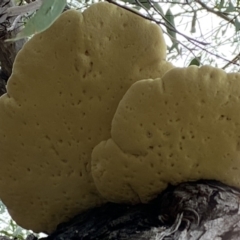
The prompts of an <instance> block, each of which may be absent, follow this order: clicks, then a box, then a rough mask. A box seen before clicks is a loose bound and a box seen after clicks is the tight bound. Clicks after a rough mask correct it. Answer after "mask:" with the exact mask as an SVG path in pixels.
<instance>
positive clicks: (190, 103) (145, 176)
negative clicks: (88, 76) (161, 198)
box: [92, 66, 240, 203]
mask: <svg viewBox="0 0 240 240" xmlns="http://www.w3.org/2000/svg"><path fill="white" fill-rule="evenodd" d="M239 96H240V74H226V73H225V72H224V71H222V70H220V69H216V68H213V67H210V66H203V67H201V68H198V67H195V66H191V67H188V68H183V69H180V68H175V69H172V70H170V71H169V72H167V73H166V74H165V75H164V76H163V78H162V79H155V80H151V79H149V80H142V81H138V82H136V83H134V84H133V85H132V86H131V87H130V89H129V90H128V91H127V93H126V94H125V96H124V97H123V99H122V100H121V101H120V103H119V106H118V108H117V111H116V114H115V115H114V118H113V121H112V129H111V138H110V139H108V140H107V141H103V142H101V143H100V144H99V145H98V146H96V147H95V148H94V150H93V154H92V175H93V178H94V181H95V184H96V186H97V189H98V190H99V192H100V193H101V195H102V196H104V197H105V198H106V199H107V200H108V201H113V202H131V203H138V202H147V201H149V200H150V199H152V198H154V197H155V196H156V195H157V194H159V193H160V192H161V191H162V190H164V189H165V188H166V187H167V185H168V184H177V183H180V182H184V181H190V180H199V179H214V180H219V181H221V182H223V183H225V184H228V185H231V186H235V187H240V174H239V171H240V115H239V104H240V98H239Z"/></svg>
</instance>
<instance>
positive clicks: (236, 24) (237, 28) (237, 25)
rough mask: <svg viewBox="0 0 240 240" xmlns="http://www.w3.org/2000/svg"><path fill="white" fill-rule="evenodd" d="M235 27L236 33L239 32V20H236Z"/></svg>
mask: <svg viewBox="0 0 240 240" xmlns="http://www.w3.org/2000/svg"><path fill="white" fill-rule="evenodd" d="M234 25H235V30H236V32H238V31H239V30H240V22H239V21H238V19H237V18H236V19H235V22H234Z"/></svg>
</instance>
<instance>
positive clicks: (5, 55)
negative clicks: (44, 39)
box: [0, 0, 25, 96]
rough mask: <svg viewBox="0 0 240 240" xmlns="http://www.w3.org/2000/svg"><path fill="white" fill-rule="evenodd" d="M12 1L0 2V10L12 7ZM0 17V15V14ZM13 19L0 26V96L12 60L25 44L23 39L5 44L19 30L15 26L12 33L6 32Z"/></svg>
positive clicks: (4, 90)
mask: <svg viewBox="0 0 240 240" xmlns="http://www.w3.org/2000/svg"><path fill="white" fill-rule="evenodd" d="M13 6H14V4H13V1H12V0H0V9H5V8H10V7H13ZM0 17H1V13H0ZM14 18H15V17H10V18H7V19H6V20H5V21H4V22H3V23H1V25H0V63H1V70H0V96H1V95H2V94H3V93H5V92H6V88H5V85H6V82H7V80H8V78H9V77H10V75H11V73H12V66H13V62H14V59H15V57H16V55H17V53H18V51H19V50H20V49H21V48H22V46H23V44H24V43H25V40H24V39H21V40H18V41H15V42H5V40H6V39H10V38H13V37H14V36H16V34H17V33H18V32H19V30H20V26H19V24H17V25H16V26H15V28H14V30H12V31H8V30H7V29H8V28H10V27H11V26H12V24H13V21H14Z"/></svg>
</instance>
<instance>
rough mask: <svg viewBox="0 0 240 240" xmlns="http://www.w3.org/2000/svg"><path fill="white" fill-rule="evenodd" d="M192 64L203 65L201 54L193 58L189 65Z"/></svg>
mask: <svg viewBox="0 0 240 240" xmlns="http://www.w3.org/2000/svg"><path fill="white" fill-rule="evenodd" d="M191 65H195V66H200V65H201V56H200V57H195V58H193V59H192V60H191V62H190V64H189V65H188V66H191Z"/></svg>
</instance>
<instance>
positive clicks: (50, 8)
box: [8, 0, 67, 41]
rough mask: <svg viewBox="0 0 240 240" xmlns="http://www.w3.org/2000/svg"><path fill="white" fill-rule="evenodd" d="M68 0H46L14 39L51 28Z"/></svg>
mask: <svg viewBox="0 0 240 240" xmlns="http://www.w3.org/2000/svg"><path fill="white" fill-rule="evenodd" d="M66 3H67V1H66V0H45V1H43V4H42V6H41V7H40V9H39V10H38V11H37V12H36V14H35V15H34V16H33V17H32V18H31V19H30V20H29V21H28V22H27V24H26V26H25V28H24V29H23V30H22V31H21V32H20V33H19V34H18V35H17V37H16V38H14V39H8V41H9V40H10V41H15V40H18V39H21V38H26V37H29V36H31V35H33V34H36V33H40V32H43V31H44V30H46V29H47V28H49V27H50V26H51V25H52V24H53V23H54V21H55V20H56V19H57V18H58V17H59V15H60V14H61V13H62V11H63V9H64V7H65V6H66Z"/></svg>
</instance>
